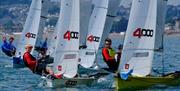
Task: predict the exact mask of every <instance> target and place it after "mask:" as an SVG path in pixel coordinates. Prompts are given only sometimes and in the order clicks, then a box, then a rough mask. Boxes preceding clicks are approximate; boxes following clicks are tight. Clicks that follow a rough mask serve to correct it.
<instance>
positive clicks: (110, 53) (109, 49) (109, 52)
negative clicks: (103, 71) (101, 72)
mask: <svg viewBox="0 0 180 91" xmlns="http://www.w3.org/2000/svg"><path fill="white" fill-rule="evenodd" d="M102 50H103V51H104V50H107V51H108V55H109V56H110V57H114V56H115V54H116V52H115V50H114V49H112V48H103V49H102ZM102 55H103V58H104V60H105V61H110V60H107V59H105V55H104V53H103V52H102Z"/></svg>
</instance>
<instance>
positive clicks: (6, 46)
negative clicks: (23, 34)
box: [1, 36, 16, 57]
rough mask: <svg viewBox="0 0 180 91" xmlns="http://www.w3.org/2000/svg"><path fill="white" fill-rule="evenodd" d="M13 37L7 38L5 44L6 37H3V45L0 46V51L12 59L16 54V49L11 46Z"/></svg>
mask: <svg viewBox="0 0 180 91" xmlns="http://www.w3.org/2000/svg"><path fill="white" fill-rule="evenodd" d="M13 41H14V37H10V38H9V42H7V40H6V37H4V36H3V45H2V46H1V48H2V51H3V52H4V53H5V54H6V55H7V56H9V57H12V56H14V55H15V53H16V47H15V46H14V45H13Z"/></svg>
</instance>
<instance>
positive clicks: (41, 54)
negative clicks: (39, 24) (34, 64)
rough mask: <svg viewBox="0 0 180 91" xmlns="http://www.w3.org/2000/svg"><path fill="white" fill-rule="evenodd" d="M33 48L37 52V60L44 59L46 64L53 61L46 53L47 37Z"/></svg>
mask: <svg viewBox="0 0 180 91" xmlns="http://www.w3.org/2000/svg"><path fill="white" fill-rule="evenodd" d="M35 50H36V51H37V52H38V53H39V58H40V59H39V60H38V61H39V62H40V61H44V62H46V63H47V64H50V63H53V58H52V57H50V56H49V55H47V50H48V47H47V38H46V39H45V41H44V42H43V43H41V45H40V46H38V47H36V48H35Z"/></svg>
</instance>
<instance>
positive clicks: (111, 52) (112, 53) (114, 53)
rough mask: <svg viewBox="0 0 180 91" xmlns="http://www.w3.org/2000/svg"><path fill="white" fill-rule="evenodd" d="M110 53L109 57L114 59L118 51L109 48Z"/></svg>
mask: <svg viewBox="0 0 180 91" xmlns="http://www.w3.org/2000/svg"><path fill="white" fill-rule="evenodd" d="M107 49H108V52H109V56H111V57H114V56H115V55H116V51H115V50H114V49H112V48H107Z"/></svg>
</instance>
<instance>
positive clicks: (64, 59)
mask: <svg viewBox="0 0 180 91" xmlns="http://www.w3.org/2000/svg"><path fill="white" fill-rule="evenodd" d="M79 13H80V9H79V0H61V11H60V17H59V20H58V21H61V23H58V24H57V25H56V29H58V31H57V40H58V41H57V44H56V47H55V54H54V63H53V71H54V74H55V75H62V78H59V79H49V78H48V77H47V78H45V79H44V80H45V81H46V82H47V85H48V86H49V87H60V86H77V85H88V84H92V83H93V82H94V81H97V78H94V77H93V76H92V77H89V76H83V75H81V76H79V75H78V58H79V31H80V28H79V26H80V19H79V16H80V14H79Z"/></svg>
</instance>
